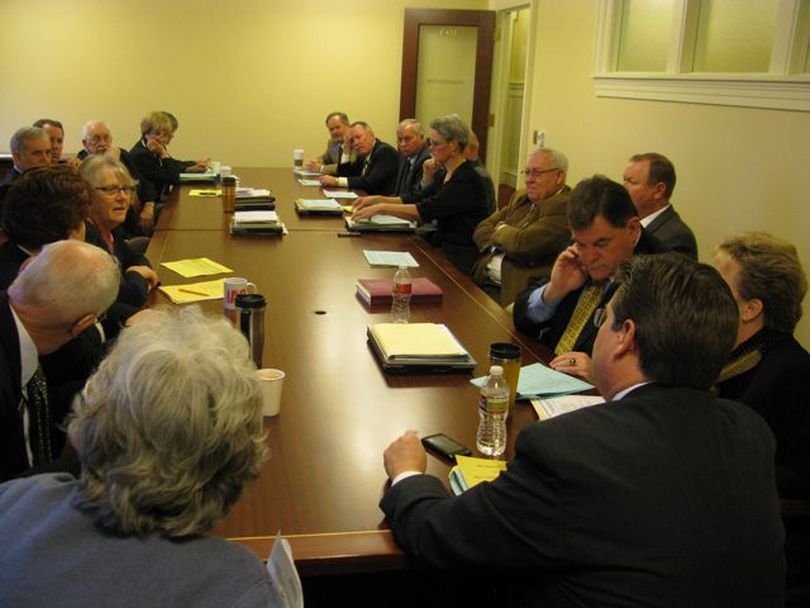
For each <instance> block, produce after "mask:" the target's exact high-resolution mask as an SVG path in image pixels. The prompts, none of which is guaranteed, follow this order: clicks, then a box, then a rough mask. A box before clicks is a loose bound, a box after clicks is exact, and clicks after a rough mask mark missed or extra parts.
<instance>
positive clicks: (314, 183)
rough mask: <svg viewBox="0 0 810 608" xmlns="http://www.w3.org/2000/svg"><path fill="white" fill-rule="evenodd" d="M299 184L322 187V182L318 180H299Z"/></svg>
mask: <svg viewBox="0 0 810 608" xmlns="http://www.w3.org/2000/svg"><path fill="white" fill-rule="evenodd" d="M298 183H299V184H301V185H302V186H320V185H321V182H319V181H318V180H317V179H299V180H298Z"/></svg>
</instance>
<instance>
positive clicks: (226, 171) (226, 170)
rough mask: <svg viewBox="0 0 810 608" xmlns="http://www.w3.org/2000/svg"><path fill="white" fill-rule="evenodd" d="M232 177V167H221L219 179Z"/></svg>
mask: <svg viewBox="0 0 810 608" xmlns="http://www.w3.org/2000/svg"><path fill="white" fill-rule="evenodd" d="M230 176H231V167H230V166H229V165H220V166H219V177H220V178H223V177H230Z"/></svg>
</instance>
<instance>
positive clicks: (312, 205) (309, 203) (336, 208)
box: [295, 198, 343, 215]
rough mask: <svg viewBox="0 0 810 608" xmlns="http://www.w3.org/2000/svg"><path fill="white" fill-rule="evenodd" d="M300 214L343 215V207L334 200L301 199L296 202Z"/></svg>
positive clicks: (296, 208)
mask: <svg viewBox="0 0 810 608" xmlns="http://www.w3.org/2000/svg"><path fill="white" fill-rule="evenodd" d="M295 210H296V211H298V213H303V214H307V213H319V214H328V215H343V206H342V205H341V204H340V203H339V202H337V201H336V200H335V199H333V198H313V199H309V198H299V199H297V200H296V201H295Z"/></svg>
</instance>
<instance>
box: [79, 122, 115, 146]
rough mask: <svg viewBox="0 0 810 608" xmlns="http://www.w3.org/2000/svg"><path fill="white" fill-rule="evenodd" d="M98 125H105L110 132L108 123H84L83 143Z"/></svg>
mask: <svg viewBox="0 0 810 608" xmlns="http://www.w3.org/2000/svg"><path fill="white" fill-rule="evenodd" d="M96 125H104V126H105V127H107V130H108V131H109V130H110V127H109V126H107V123H106V122H104V121H103V120H88V121H87V122H86V123H84V125H82V141H84V140H85V139H87V138H88V137H89V136H90V130H91V129H92V128H93V127H95V126H96Z"/></svg>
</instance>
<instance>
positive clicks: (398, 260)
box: [363, 249, 419, 268]
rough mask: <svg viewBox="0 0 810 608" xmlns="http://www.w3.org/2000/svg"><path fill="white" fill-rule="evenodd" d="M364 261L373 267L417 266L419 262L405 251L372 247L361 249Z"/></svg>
mask: <svg viewBox="0 0 810 608" xmlns="http://www.w3.org/2000/svg"><path fill="white" fill-rule="evenodd" d="M363 255H364V256H365V257H366V262H368V263H369V265H370V266H372V267H373V268H388V267H391V268H399V267H400V266H407V267H408V268H419V262H417V261H416V260H415V259H414V257H413V256H412V255H411V254H410V253H409V252H407V251H375V250H373V249H363Z"/></svg>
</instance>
